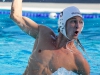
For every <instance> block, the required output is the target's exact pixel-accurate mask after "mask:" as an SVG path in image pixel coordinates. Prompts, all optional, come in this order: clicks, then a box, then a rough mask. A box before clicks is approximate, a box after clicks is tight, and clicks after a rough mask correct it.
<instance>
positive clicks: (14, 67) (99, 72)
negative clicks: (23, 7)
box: [0, 11, 100, 75]
mask: <svg viewBox="0 0 100 75" xmlns="http://www.w3.org/2000/svg"><path fill="white" fill-rule="evenodd" d="M47 14H48V13H47ZM47 14H46V15H45V16H43V14H42V16H41V15H40V14H35V16H34V14H31V15H30V14H28V15H27V14H25V13H24V14H23V15H26V16H28V17H30V18H31V19H33V20H35V21H36V22H37V23H39V24H43V25H46V26H48V27H50V28H51V29H53V31H54V32H55V33H56V34H58V33H57V20H58V18H57V19H50V18H48V15H47ZM83 15H84V21H85V27H84V29H83V32H82V34H80V36H79V39H80V41H81V43H82V45H83V46H84V48H85V50H86V52H87V54H88V56H87V55H86V54H85V53H84V52H82V50H80V51H81V52H82V54H83V55H84V57H85V58H86V59H87V60H88V62H89V64H90V69H91V75H100V15H98V14H95V15H87V14H83ZM34 41H35V39H33V38H32V37H30V36H28V35H27V34H26V33H24V32H23V31H22V30H21V29H20V28H19V27H18V26H17V25H16V24H15V23H14V22H13V21H12V20H11V19H10V18H9V12H1V11H0V75H22V74H23V72H24V70H25V68H26V66H27V63H28V59H29V56H30V55H31V52H32V48H33V44H34ZM66 73H67V72H66V70H65V69H64V68H60V69H59V70H58V71H57V72H55V73H54V74H53V75H66Z"/></svg>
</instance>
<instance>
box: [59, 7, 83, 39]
mask: <svg viewBox="0 0 100 75" xmlns="http://www.w3.org/2000/svg"><path fill="white" fill-rule="evenodd" d="M74 16H80V17H82V15H81V12H80V11H79V9H78V8H77V7H75V6H70V7H67V8H65V9H64V10H63V11H62V12H61V13H60V15H59V19H58V29H59V30H60V32H61V33H62V34H63V35H64V36H65V37H66V38H68V37H67V35H66V30H65V24H66V21H67V20H68V19H70V18H72V17H74ZM68 39H69V38H68Z"/></svg>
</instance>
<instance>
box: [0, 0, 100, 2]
mask: <svg viewBox="0 0 100 75" xmlns="http://www.w3.org/2000/svg"><path fill="white" fill-rule="evenodd" d="M2 1H5V0H0V2H2ZM11 1H12V0H6V1H5V2H11ZM23 2H50V3H100V0H23Z"/></svg>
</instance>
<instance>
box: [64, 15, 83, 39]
mask: <svg viewBox="0 0 100 75" xmlns="http://www.w3.org/2000/svg"><path fill="white" fill-rule="evenodd" d="M82 28H83V19H82V18H81V17H79V16H75V17H72V18H70V19H69V20H67V22H66V25H65V29H66V35H67V36H68V38H69V39H70V40H72V39H77V37H78V35H79V33H80V32H81V30H82Z"/></svg>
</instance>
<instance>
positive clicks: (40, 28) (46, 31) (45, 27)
mask: <svg viewBox="0 0 100 75" xmlns="http://www.w3.org/2000/svg"><path fill="white" fill-rule="evenodd" d="M39 32H45V33H53V34H54V31H53V30H52V29H51V28H49V27H47V26H45V25H39Z"/></svg>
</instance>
